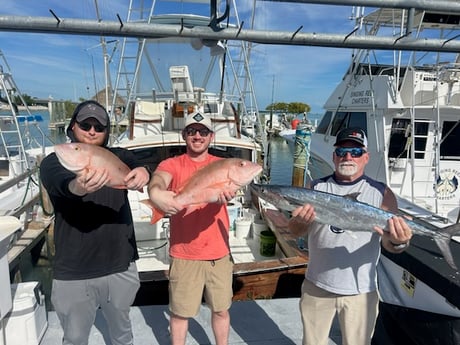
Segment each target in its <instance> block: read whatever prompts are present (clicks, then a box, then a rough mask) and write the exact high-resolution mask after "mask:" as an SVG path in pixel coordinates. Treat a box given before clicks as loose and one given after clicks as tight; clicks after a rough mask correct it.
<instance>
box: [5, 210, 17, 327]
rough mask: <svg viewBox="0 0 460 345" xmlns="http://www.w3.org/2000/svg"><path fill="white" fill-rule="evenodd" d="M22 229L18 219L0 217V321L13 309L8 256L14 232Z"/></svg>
mask: <svg viewBox="0 0 460 345" xmlns="http://www.w3.org/2000/svg"><path fill="white" fill-rule="evenodd" d="M20 228H21V222H20V221H19V219H17V218H16V217H12V216H3V217H0V291H1V293H0V320H2V319H3V318H4V317H5V316H6V315H7V314H8V313H9V312H10V310H11V307H12V302H11V294H10V291H11V290H10V267H9V264H8V256H7V254H8V249H9V248H8V247H9V245H10V242H11V237H12V235H13V234H14V232H15V231H16V230H18V229H20ZM0 330H1V325H0ZM0 336H1V334H0Z"/></svg>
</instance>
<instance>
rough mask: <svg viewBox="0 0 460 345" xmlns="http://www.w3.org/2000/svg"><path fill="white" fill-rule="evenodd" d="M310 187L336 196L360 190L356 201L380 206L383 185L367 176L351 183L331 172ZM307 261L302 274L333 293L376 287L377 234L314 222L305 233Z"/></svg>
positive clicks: (353, 292) (359, 291) (343, 293)
mask: <svg viewBox="0 0 460 345" xmlns="http://www.w3.org/2000/svg"><path fill="white" fill-rule="evenodd" d="M311 188H313V189H315V190H320V191H323V192H328V193H332V194H336V195H348V194H352V193H359V195H358V197H357V200H358V201H360V202H364V203H367V204H370V205H372V206H375V207H380V206H381V204H382V202H383V195H384V192H385V188H386V186H385V185H384V184H383V183H381V182H378V181H375V180H373V179H371V178H369V177H367V176H362V177H361V178H360V179H358V180H356V181H353V182H351V183H346V182H340V181H336V180H335V179H334V175H331V176H327V177H324V178H322V179H319V180H315V181H313V182H312V183H311ZM308 249H309V263H308V269H307V271H306V273H305V276H306V278H307V279H308V280H310V281H311V282H312V283H313V284H315V285H317V286H318V287H320V288H322V289H324V290H327V291H329V292H332V293H337V294H340V295H354V294H359V293H367V292H371V291H375V290H377V273H376V266H377V262H378V260H379V257H380V235H379V234H377V233H376V232H372V231H369V232H364V231H352V230H347V229H337V228H334V227H333V226H330V225H324V224H320V223H316V222H315V223H313V224H311V226H310V230H309V232H308Z"/></svg>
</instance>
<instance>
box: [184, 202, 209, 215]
mask: <svg viewBox="0 0 460 345" xmlns="http://www.w3.org/2000/svg"><path fill="white" fill-rule="evenodd" d="M206 205H207V204H194V205H190V206H187V207H186V209H185V213H184V216H187V215H189V214H190V213H192V212H193V211H196V210H198V209H199V208H203V207H204V206H206Z"/></svg>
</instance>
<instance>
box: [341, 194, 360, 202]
mask: <svg viewBox="0 0 460 345" xmlns="http://www.w3.org/2000/svg"><path fill="white" fill-rule="evenodd" d="M360 194H361V192H356V193H350V194H346V195H344V196H343V197H344V198H346V199H350V200H353V201H358V196H359V195H360Z"/></svg>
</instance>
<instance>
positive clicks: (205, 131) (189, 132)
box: [185, 127, 211, 137]
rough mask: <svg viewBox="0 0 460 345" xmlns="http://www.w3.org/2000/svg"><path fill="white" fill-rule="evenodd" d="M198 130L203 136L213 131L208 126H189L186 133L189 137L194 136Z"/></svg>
mask: <svg viewBox="0 0 460 345" xmlns="http://www.w3.org/2000/svg"><path fill="white" fill-rule="evenodd" d="M197 132H198V133H200V135H201V136H202V137H207V136H208V135H209V133H211V131H210V130H209V129H207V128H203V129H196V128H193V127H189V128H187V129H186V130H185V134H187V135H188V136H189V137H191V136H194V135H195V134H196V133H197Z"/></svg>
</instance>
